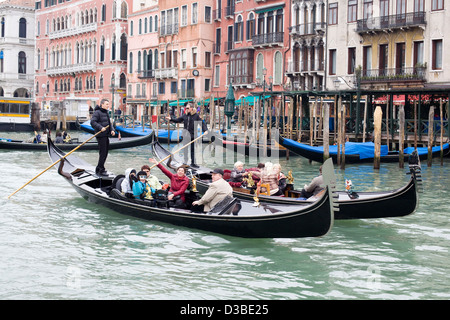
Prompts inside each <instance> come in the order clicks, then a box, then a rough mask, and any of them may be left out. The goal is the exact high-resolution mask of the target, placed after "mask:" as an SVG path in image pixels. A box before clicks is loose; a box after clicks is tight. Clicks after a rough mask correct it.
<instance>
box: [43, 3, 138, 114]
mask: <svg viewBox="0 0 450 320" xmlns="http://www.w3.org/2000/svg"><path fill="white" fill-rule="evenodd" d="M130 3H131V0H127V1H126V0H114V1H112V0H108V1H101V0H94V1H87V0H72V1H56V0H43V1H37V2H36V63H35V71H36V76H35V92H36V94H35V96H36V102H37V103H39V104H40V105H41V109H42V115H43V116H44V118H45V116H46V115H49V114H51V113H53V114H54V112H55V111H56V110H57V109H58V108H59V107H65V110H66V116H67V120H69V121H70V120H74V119H76V118H77V117H78V118H79V119H81V120H82V119H84V118H87V117H88V116H89V108H90V107H92V108H94V107H95V105H97V104H99V102H100V100H101V99H102V98H108V99H109V100H110V101H111V102H112V104H113V106H114V108H115V110H117V109H119V108H120V109H122V110H124V107H125V103H124V102H125V100H124V98H125V96H126V80H127V79H126V75H127V70H126V66H127V46H128V44H127V42H128V21H127V19H128V13H129V10H130Z"/></svg>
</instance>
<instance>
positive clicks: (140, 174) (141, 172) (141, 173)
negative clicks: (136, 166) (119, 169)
mask: <svg viewBox="0 0 450 320" xmlns="http://www.w3.org/2000/svg"><path fill="white" fill-rule="evenodd" d="M137 176H138V177H140V176H147V172H145V171H139V172H138V174H137Z"/></svg>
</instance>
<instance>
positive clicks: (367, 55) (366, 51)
mask: <svg viewBox="0 0 450 320" xmlns="http://www.w3.org/2000/svg"><path fill="white" fill-rule="evenodd" d="M362 68H363V76H366V75H368V74H369V73H368V72H367V70H370V69H372V47H371V46H369V47H363V65H362Z"/></svg>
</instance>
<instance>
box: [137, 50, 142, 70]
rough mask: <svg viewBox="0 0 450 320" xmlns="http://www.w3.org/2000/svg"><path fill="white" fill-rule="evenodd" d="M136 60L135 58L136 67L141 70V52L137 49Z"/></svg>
mask: <svg viewBox="0 0 450 320" xmlns="http://www.w3.org/2000/svg"><path fill="white" fill-rule="evenodd" d="M137 59H138V60H137V68H138V72H140V71H142V68H141V52H140V51H138V58H137Z"/></svg>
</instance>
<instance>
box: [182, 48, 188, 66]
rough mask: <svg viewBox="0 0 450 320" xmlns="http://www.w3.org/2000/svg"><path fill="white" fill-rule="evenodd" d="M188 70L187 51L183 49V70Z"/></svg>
mask: <svg viewBox="0 0 450 320" xmlns="http://www.w3.org/2000/svg"><path fill="white" fill-rule="evenodd" d="M186 68H187V56H186V49H181V69H186Z"/></svg>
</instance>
